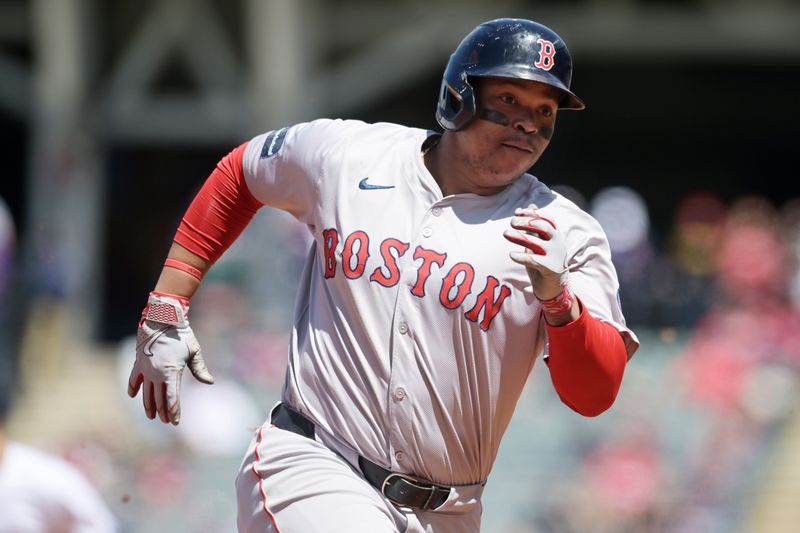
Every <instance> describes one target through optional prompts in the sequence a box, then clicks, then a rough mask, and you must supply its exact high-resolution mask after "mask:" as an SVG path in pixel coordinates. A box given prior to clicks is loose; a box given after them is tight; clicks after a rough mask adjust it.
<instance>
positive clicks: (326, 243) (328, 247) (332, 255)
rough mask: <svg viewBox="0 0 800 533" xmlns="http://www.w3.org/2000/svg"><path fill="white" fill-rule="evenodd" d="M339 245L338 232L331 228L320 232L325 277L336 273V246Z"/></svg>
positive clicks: (330, 276)
mask: <svg viewBox="0 0 800 533" xmlns="http://www.w3.org/2000/svg"><path fill="white" fill-rule="evenodd" d="M338 245H339V232H338V231H336V230H335V229H333V228H330V229H326V230H324V231H323V232H322V251H323V252H324V254H325V277H326V278H332V277H333V276H335V275H336V247H337V246H338Z"/></svg>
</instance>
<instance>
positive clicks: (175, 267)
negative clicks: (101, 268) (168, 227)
mask: <svg viewBox="0 0 800 533" xmlns="http://www.w3.org/2000/svg"><path fill="white" fill-rule="evenodd" d="M245 148H246V144H243V145H241V146H239V147H238V148H236V149H235V150H233V151H232V152H231V153H229V154H228V155H227V156H225V157H224V158H223V159H222V160H221V161H220V162H219V163H218V164H217V167H216V168H215V169H214V171H213V172H212V173H211V175H210V176H209V177H208V179H207V180H206V182H205V183H204V185H203V187H202V188H201V189H200V191H199V192H198V194H197V196H196V197H195V198H194V200H193V201H192V203H191V205H190V206H189V209H188V210H187V212H186V214H185V215H184V217H183V220H182V221H181V224H180V226H179V228H178V231H177V234H176V235H175V242H174V243H173V244H172V247H171V248H170V251H169V254H168V256H167V260H166V261H165V263H164V268H163V269H162V271H161V275H160V276H159V279H158V282H157V283H156V286H155V290H153V292H151V293H150V296H149V298H148V302H147V305H146V306H145V308H144V311H142V318H141V320H140V321H139V331H138V334H137V339H136V360H135V362H134V365H133V369H132V371H131V375H130V378H129V381H128V394H129V395H130V396H131V397H134V396H136V395H137V394H138V392H139V390H140V389H141V390H142V401H143V403H144V410H145V413H146V414H147V416H148V418H150V419H154V418H155V416H156V414H158V417H159V419H160V420H161V421H162V422H165V423H172V424H178V422H179V421H180V412H181V411H180V380H181V375H182V372H183V369H184V368H185V367H186V366H188V367H189V370H190V371H191V372H192V375H194V377H195V378H196V379H198V380H199V381H201V382H203V383H209V384H210V383H213V381H214V378H213V377H212V376H211V374H210V373H209V371H208V369H207V368H206V365H205V362H204V360H203V356H202V352H201V350H200V345H199V343H198V342H197V339H196V338H195V336H194V333H193V332H192V329H191V327H190V325H189V302H190V300H191V297H192V296H193V295H194V293H195V291H196V290H197V288H198V287H199V286H200V284H201V282H202V279H203V276H204V275H205V274H206V272H208V270H209V268H211V266H212V265H213V264H214V262H215V261H216V260H217V259H219V257H220V256H221V255H222V254H223V253H224V252H225V250H227V249H228V248H229V247H230V245H231V244H232V243H233V242H234V241H235V240H236V238H237V237H238V236H239V235H240V234H241V232H242V231H243V230H244V228H245V227H246V226H247V224H248V223H249V222H250V220H251V219H252V218H253V215H255V212H256V211H257V210H258V209H259V208H260V207H261V205H262V204H261V203H260V202H259V201H258V200H256V199H255V198H254V197H253V196H252V194H250V191H249V190H248V187H247V184H246V183H245V179H244V173H243V165H242V160H243V156H244V151H245Z"/></svg>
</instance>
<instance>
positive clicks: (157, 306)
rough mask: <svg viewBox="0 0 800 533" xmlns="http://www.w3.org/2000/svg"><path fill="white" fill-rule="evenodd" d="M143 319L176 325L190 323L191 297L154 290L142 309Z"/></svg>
mask: <svg viewBox="0 0 800 533" xmlns="http://www.w3.org/2000/svg"><path fill="white" fill-rule="evenodd" d="M142 320H149V321H151V322H157V323H159V324H167V325H170V326H175V327H179V328H180V327H185V326H188V325H189V299H188V298H186V297H183V296H175V295H172V294H165V293H162V292H156V291H153V292H151V293H150V297H149V298H148V299H147V305H146V306H145V308H144V311H142Z"/></svg>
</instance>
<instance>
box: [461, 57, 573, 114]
mask: <svg viewBox="0 0 800 533" xmlns="http://www.w3.org/2000/svg"><path fill="white" fill-rule="evenodd" d="M465 71H466V72H465V73H466V75H467V76H468V77H472V76H474V77H478V78H489V77H494V78H509V79H523V80H530V81H536V82H539V83H544V84H545V85H550V86H551V87H555V88H556V89H558V90H559V91H561V94H562V97H561V100H560V101H559V102H558V109H565V110H572V111H581V110H583V109H586V104H585V103H584V102H583V100H581V99H580V98H578V96H577V95H576V94H575V93H573V92H572V91H570V90H569V88H568V87H567V86H566V85H564V84H563V83H562V82H561V80H560V79H558V78H557V77H555V76H553V75H552V74H548V73H544V72H542V71H540V70H537V69H527V68H522V67H520V66H518V65H500V66H495V67H491V68H480V67H477V68H472V69H470V68H466V69H465Z"/></svg>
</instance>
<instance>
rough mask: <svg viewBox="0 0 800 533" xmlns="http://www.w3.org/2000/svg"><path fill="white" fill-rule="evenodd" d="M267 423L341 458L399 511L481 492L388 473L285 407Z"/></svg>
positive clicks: (434, 505) (475, 496) (476, 487)
mask: <svg viewBox="0 0 800 533" xmlns="http://www.w3.org/2000/svg"><path fill="white" fill-rule="evenodd" d="M270 420H271V422H272V423H273V424H274V425H275V426H277V427H279V428H280V429H283V430H286V431H292V432H294V433H297V434H298V435H302V436H304V437H307V438H309V439H314V440H318V441H320V442H321V443H322V444H324V445H325V446H327V447H328V448H330V449H331V450H333V451H334V452H336V453H338V454H339V455H341V456H342V457H344V459H345V460H347V461H348V462H349V463H350V464H351V465H352V466H353V468H355V469H357V470H359V471H360V472H361V473H362V475H363V476H364V478H365V479H366V480H367V481H368V482H369V483H370V485H372V486H373V487H375V488H376V489H377V490H378V491H379V492H381V493H382V494H383V495H384V496H386V498H388V499H389V500H390V501H391V502H392V503H394V504H395V505H398V506H400V507H410V508H413V509H422V510H436V509H439V508H440V507H442V506H443V505H444V504H445V503H446V502H447V501H448V500H449V499H451V496H453V497H454V498H455V499H457V500H464V503H469V502H472V501H475V500H476V499H478V498H479V497H480V494H481V492H482V491H483V485H484V484H485V483H481V484H477V485H468V486H456V487H449V486H445V485H439V484H437V483H432V482H430V481H427V480H424V479H419V478H416V477H414V476H409V475H407V474H401V473H397V472H391V471H390V470H387V469H385V468H383V467H382V466H380V465H377V464H375V463H373V462H372V461H370V460H369V459H367V458H366V457H363V456H361V455H358V454H357V453H356V452H354V451H353V450H351V449H349V448H346V449H343V448H345V447H344V446H343V445H342V444H341V443H339V442H338V440H337V439H335V438H334V437H333V436H331V435H327V434H326V432H325V431H319V428H315V426H314V423H313V422H311V420H309V419H308V418H306V417H305V416H303V415H302V414H301V413H299V412H297V411H296V410H294V409H292V408H291V407H289V406H288V405H286V404H283V403H279V404H278V405H276V406H275V408H273V410H272V413H271V415H270ZM331 441H334V442H331Z"/></svg>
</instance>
